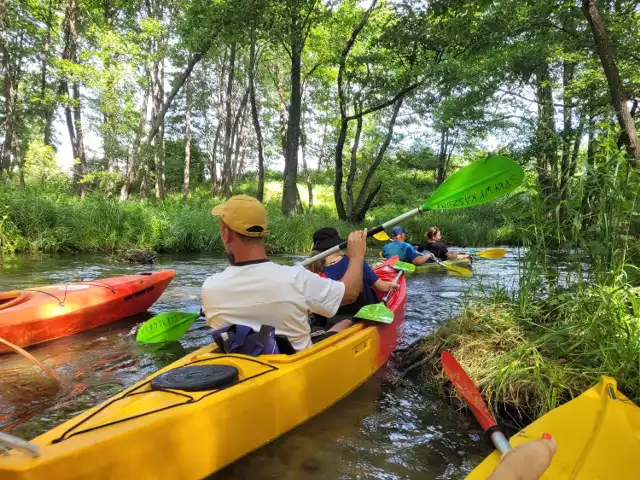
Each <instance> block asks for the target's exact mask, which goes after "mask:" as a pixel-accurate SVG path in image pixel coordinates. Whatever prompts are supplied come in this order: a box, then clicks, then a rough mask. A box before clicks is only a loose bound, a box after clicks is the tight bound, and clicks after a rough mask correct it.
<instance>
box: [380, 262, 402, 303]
mask: <svg viewBox="0 0 640 480" xmlns="http://www.w3.org/2000/svg"><path fill="white" fill-rule="evenodd" d="M403 273H404V272H403V271H402V270H400V271H399V272H398V274H397V275H396V277H395V278H394V279H393V281H394V282H397V281H398V280H400V277H401V276H402V274H403ZM391 291H392V290H389V291H388V292H387V293H385V294H384V297H382V300H381V302H382V303H384V304H385V305H386V304H387V301H389V296H390V295H391Z"/></svg>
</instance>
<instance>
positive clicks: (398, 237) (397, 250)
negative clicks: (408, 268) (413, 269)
mask: <svg viewBox="0 0 640 480" xmlns="http://www.w3.org/2000/svg"><path fill="white" fill-rule="evenodd" d="M406 236H407V230H406V229H405V228H404V227H401V226H400V225H396V226H395V227H393V228H392V229H391V242H389V243H387V244H386V245H385V246H384V247H382V256H383V257H384V258H391V257H393V256H394V255H397V256H398V257H400V261H402V262H411V263H413V264H414V265H422V264H423V263H426V262H427V261H429V260H430V259H431V257H433V255H432V254H431V253H424V254H422V253H418V251H417V250H416V249H415V248H414V246H413V245H411V244H410V243H407V242H406V241H405V239H406Z"/></svg>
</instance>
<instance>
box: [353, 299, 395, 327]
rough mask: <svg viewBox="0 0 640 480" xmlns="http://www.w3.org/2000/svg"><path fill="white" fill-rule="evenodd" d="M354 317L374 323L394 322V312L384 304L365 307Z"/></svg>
mask: <svg viewBox="0 0 640 480" xmlns="http://www.w3.org/2000/svg"><path fill="white" fill-rule="evenodd" d="M354 317H356V318H362V319H364V320H371V321H372V322H380V323H391V322H393V312H392V311H391V309H389V307H387V306H386V305H385V304H384V303H374V304H372V305H365V306H364V307H362V308H361V309H360V310H358V313H356V314H355V315H354Z"/></svg>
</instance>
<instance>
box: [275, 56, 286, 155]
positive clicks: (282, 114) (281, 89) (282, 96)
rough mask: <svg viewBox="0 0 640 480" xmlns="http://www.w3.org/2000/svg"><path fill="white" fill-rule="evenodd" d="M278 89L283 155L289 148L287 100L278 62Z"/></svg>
mask: <svg viewBox="0 0 640 480" xmlns="http://www.w3.org/2000/svg"><path fill="white" fill-rule="evenodd" d="M275 70H276V74H275V79H276V90H277V91H278V114H279V115H280V145H281V146H282V156H283V157H284V156H285V152H286V150H287V141H286V134H287V102H286V99H285V94H284V86H283V85H282V78H280V68H279V66H278V64H277V63H276V67H275Z"/></svg>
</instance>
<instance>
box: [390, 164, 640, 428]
mask: <svg viewBox="0 0 640 480" xmlns="http://www.w3.org/2000/svg"><path fill="white" fill-rule="evenodd" d="M565 188H571V194H570V195H567V194H566V192H565V193H564V194H563V192H561V191H560V192H556V193H551V194H550V193H549V192H548V191H547V192H545V191H544V190H543V189H542V188H540V187H539V186H538V185H537V183H536V182H535V181H533V180H532V181H531V182H530V185H529V194H528V195H523V196H521V197H520V199H519V200H518V203H519V205H518V206H517V209H518V210H519V212H520V213H519V214H515V215H514V218H518V219H519V220H520V221H519V224H518V231H519V235H520V238H521V239H522V243H523V245H524V247H525V248H524V249H523V250H522V252H523V255H522V258H521V263H520V269H519V272H518V276H517V279H516V280H517V284H516V285H517V289H515V291H508V290H506V289H504V288H501V287H497V288H495V289H493V290H492V291H488V292H486V293H484V294H483V295H481V296H480V298H476V299H475V300H474V301H473V302H471V303H468V304H467V305H466V307H465V309H464V311H463V313H462V314H461V315H460V316H458V317H457V318H454V319H452V320H450V321H448V322H446V323H445V324H444V325H443V326H442V327H441V328H440V329H439V330H438V331H436V332H435V333H434V334H432V335H431V336H429V337H427V338H425V339H423V341H422V342H421V343H420V344H419V345H417V346H416V347H415V349H414V350H416V349H417V350H416V351H414V352H410V353H405V355H404V357H405V358H408V359H410V360H411V362H412V363H413V364H414V365H417V364H420V368H419V369H413V370H414V371H415V370H418V371H419V374H420V375H421V376H422V378H423V379H426V381H427V382H428V383H430V384H431V385H432V386H435V388H436V389H438V390H439V391H441V392H447V394H453V393H452V392H450V391H449V390H447V388H444V387H445V386H446V378H444V377H443V375H442V373H441V365H440V362H439V358H440V357H439V353H440V352H441V351H442V350H445V349H446V350H449V351H450V352H451V353H452V354H453V355H454V356H455V357H456V358H457V359H458V361H459V362H460V363H461V365H462V366H463V367H464V368H465V370H467V371H468V372H469V375H470V377H471V378H472V379H473V380H474V381H475V382H476V383H477V385H478V386H479V387H480V389H481V391H482V393H483V394H484V395H485V397H486V398H487V399H488V401H489V404H490V406H491V407H492V408H493V410H494V411H495V413H496V414H497V416H498V417H499V418H500V420H501V421H502V422H503V423H506V424H510V425H512V426H517V427H522V426H524V425H526V424H528V423H530V421H531V420H533V419H535V418H537V417H539V416H540V415H543V414H544V413H546V412H547V411H549V410H551V409H553V408H555V407H557V406H559V405H560V404H562V403H564V402H566V401H568V400H570V399H571V398H572V397H574V396H576V395H578V394H580V393H581V392H583V391H584V390H586V389H587V388H589V387H591V386H592V385H593V384H595V383H597V381H598V377H599V376H600V375H609V376H612V377H615V378H616V380H617V381H618V385H619V387H620V389H621V390H622V391H623V392H624V393H625V394H626V395H627V396H628V397H629V398H630V399H631V400H633V401H634V402H636V403H640V369H639V368H638V358H640V322H639V321H638V319H640V270H639V269H638V267H637V263H638V261H639V259H640V248H639V245H640V244H639V242H638V238H639V234H640V218H639V216H638V207H637V201H638V194H639V193H640V179H639V176H638V173H637V172H636V171H633V170H631V169H629V167H628V164H626V160H625V159H624V158H620V156H619V155H612V156H607V155H606V151H605V152H604V153H603V154H601V155H599V156H598V157H597V158H596V159H595V161H594V163H593V165H585V166H584V173H583V174H582V175H580V176H579V177H578V180H577V181H576V182H575V183H574V184H572V185H571V186H570V187H565ZM416 352H417V353H416ZM401 368H404V369H411V365H403V366H401Z"/></svg>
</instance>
